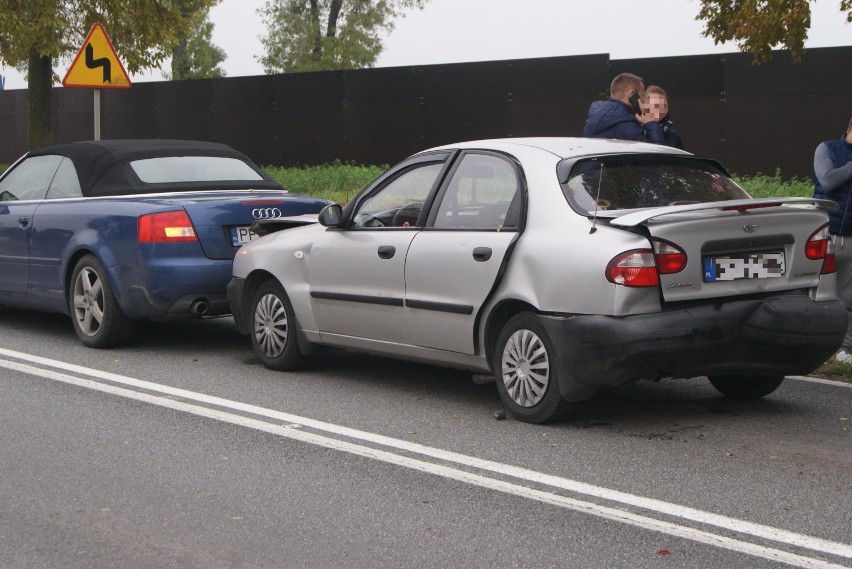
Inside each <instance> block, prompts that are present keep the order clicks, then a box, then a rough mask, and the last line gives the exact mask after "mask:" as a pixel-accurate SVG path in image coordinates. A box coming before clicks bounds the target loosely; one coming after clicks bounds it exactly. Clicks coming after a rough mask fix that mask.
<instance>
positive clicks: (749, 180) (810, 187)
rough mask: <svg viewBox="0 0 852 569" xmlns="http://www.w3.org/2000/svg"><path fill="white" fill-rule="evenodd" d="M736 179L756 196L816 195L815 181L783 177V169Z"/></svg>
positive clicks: (791, 196)
mask: <svg viewBox="0 0 852 569" xmlns="http://www.w3.org/2000/svg"><path fill="white" fill-rule="evenodd" d="M733 178H734V180H735V181H736V182H737V183H738V184H739V185H740V186H742V187H743V189H745V191H747V192H748V193H749V194H750V195H751V196H752V197H754V198H796V197H810V196H812V195H814V182H813V180H809V179H800V178H792V179H790V180H787V181H785V180H784V179H782V178H781V169H780V168H776V169H775V175H774V176H769V175H766V174H761V173H757V174H755V175H754V176H744V177H738V176H734V177H733Z"/></svg>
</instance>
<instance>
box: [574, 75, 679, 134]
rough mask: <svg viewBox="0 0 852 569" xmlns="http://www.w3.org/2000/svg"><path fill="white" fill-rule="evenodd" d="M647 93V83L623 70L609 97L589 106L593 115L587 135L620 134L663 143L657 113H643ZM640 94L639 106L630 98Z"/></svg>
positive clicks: (610, 88)
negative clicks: (644, 97)
mask: <svg viewBox="0 0 852 569" xmlns="http://www.w3.org/2000/svg"><path fill="white" fill-rule="evenodd" d="M644 95H645V83H644V82H643V81H642V78H641V77H637V76H636V75H633V74H632V73H622V74H620V75H618V76H616V78H615V79H613V80H612V84H611V85H610V87H609V100H607V101H595V102H594V103H592V105H591V106H590V107H589V118H588V119H586V128H584V129H583V136H587V137H589V138H619V139H621V140H638V141H641V142H653V143H656V144H663V143H664V138H663V129H662V127H661V126H660V123H658V122H657V121H656V120H654V118H653V117H651V116H650V115H647V114H642V111H641V109H640V108H639V104H640V101H641V99H642V97H643V96H644ZM631 96H632V97H634V99H635V98H636V97H638V101H637V108H636V109H634V108H633V105H632V104H631V102H630V99H631Z"/></svg>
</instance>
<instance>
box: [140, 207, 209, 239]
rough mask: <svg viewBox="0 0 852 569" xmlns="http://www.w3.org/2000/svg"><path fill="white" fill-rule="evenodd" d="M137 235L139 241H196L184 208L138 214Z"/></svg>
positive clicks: (193, 229)
mask: <svg viewBox="0 0 852 569" xmlns="http://www.w3.org/2000/svg"><path fill="white" fill-rule="evenodd" d="M137 237H138V240H139V242H140V243H174V242H181V241H198V237H197V236H196V235H195V228H194V227H193V226H192V222H191V221H190V220H189V215H187V213H186V212H185V211H184V210H179V211H167V212H163V213H151V214H148V215H140V216H139V221H138V231H137Z"/></svg>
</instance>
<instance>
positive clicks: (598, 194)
mask: <svg viewBox="0 0 852 569" xmlns="http://www.w3.org/2000/svg"><path fill="white" fill-rule="evenodd" d="M603 174H604V164H603V162H601V175H600V176H598V192H597V195H595V213H594V215H593V216H592V228H591V229H589V235H591V234H592V233H594V232H595V231H597V230H598V228H597V227H595V226H596V225H597V223H598V204H599V203H600V199H601V182H602V181H603Z"/></svg>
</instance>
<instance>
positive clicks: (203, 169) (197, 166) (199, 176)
mask: <svg viewBox="0 0 852 569" xmlns="http://www.w3.org/2000/svg"><path fill="white" fill-rule="evenodd" d="M130 167H131V168H132V169H133V172H134V173H135V174H136V175H137V176H138V177H139V179H140V180H141V181H143V182H145V183H146V184H169V183H176V182H217V181H222V180H262V179H263V176H261V175H260V174H258V173H257V172H255V170H254V169H253V168H252V167H251V166H249V165H248V164H246V163H245V162H243V161H242V160H238V159H236V158H224V157H221V156H165V157H161V158H145V159H143V160H134V161H132V162H131V163H130Z"/></svg>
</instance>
